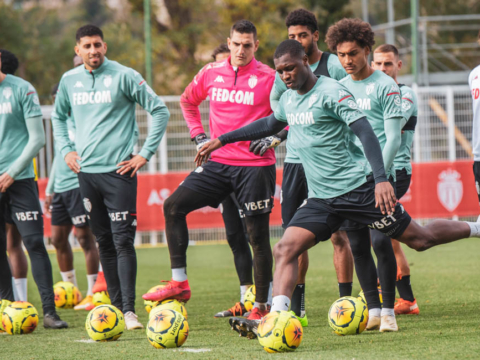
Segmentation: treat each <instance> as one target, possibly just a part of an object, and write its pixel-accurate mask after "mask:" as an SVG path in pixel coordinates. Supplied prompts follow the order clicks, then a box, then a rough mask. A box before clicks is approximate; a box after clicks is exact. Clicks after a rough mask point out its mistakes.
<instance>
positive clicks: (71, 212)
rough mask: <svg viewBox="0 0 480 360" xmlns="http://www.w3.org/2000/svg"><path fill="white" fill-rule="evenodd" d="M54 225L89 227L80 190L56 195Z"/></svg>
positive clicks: (53, 204)
mask: <svg viewBox="0 0 480 360" xmlns="http://www.w3.org/2000/svg"><path fill="white" fill-rule="evenodd" d="M51 211H52V225H74V226H75V227H78V228H81V227H85V226H88V223H87V216H86V215H85V208H84V207H83V202H82V195H81V194H80V188H76V189H72V190H68V191H64V192H62V193H55V194H54V195H53V200H52V208H51Z"/></svg>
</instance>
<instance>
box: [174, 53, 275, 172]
mask: <svg viewBox="0 0 480 360" xmlns="http://www.w3.org/2000/svg"><path fill="white" fill-rule="evenodd" d="M274 81H275V71H274V70H273V69H271V68H270V67H268V66H267V65H264V64H262V63H261V62H260V61H257V60H256V59H255V58H254V59H253V60H252V61H250V63H249V64H248V65H246V66H241V67H239V68H238V69H237V71H235V70H234V69H233V67H232V65H231V64H230V58H228V59H227V60H225V61H221V62H215V63H210V64H208V65H206V66H205V67H203V69H202V70H200V71H199V73H198V74H197V75H196V76H195V78H194V79H193V81H192V82H191V83H190V84H189V85H188V86H187V88H186V89H185V91H184V93H183V94H182V97H181V99H180V106H181V108H182V112H183V116H184V118H185V120H186V121H187V125H188V128H189V129H190V136H191V137H192V138H194V137H195V136H197V135H198V134H201V133H204V132H205V130H204V129H203V126H202V122H201V118H200V110H199V109H198V105H200V103H201V102H202V101H203V100H205V99H206V98H207V96H209V97H210V137H211V138H212V139H216V138H217V137H219V136H220V135H222V134H225V133H227V132H230V131H233V130H236V129H238V128H241V127H243V126H245V125H248V124H250V123H251V122H253V121H255V120H258V119H260V118H263V117H266V116H268V115H270V114H271V113H272V109H271V108H270V90H271V89H272V86H273V82H274ZM249 146H250V141H241V142H237V143H233V144H227V145H225V146H223V147H221V148H220V149H218V150H216V151H214V152H213V153H212V154H211V159H212V161H216V162H218V163H221V164H225V165H234V166H267V165H272V164H275V151H274V150H273V149H270V150H267V152H265V154H264V155H263V156H258V155H255V154H254V153H252V152H250V151H248V147H249Z"/></svg>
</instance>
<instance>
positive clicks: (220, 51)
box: [212, 43, 230, 61]
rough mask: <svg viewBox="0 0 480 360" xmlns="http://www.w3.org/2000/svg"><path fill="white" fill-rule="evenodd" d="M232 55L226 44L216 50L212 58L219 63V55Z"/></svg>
mask: <svg viewBox="0 0 480 360" xmlns="http://www.w3.org/2000/svg"><path fill="white" fill-rule="evenodd" d="M226 53H228V54H230V49H229V48H228V45H227V44H226V43H223V44H220V45H218V46H217V47H216V48H215V50H213V52H212V58H213V61H217V55H218V54H226Z"/></svg>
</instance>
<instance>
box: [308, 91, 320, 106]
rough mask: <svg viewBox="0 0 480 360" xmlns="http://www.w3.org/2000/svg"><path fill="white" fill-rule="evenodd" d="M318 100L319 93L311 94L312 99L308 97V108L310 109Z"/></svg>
mask: <svg viewBox="0 0 480 360" xmlns="http://www.w3.org/2000/svg"><path fill="white" fill-rule="evenodd" d="M317 100H318V95H317V94H312V96H310V99H308V108H309V109H310V108H311V107H312V106H313V104H314V103H316V102H317Z"/></svg>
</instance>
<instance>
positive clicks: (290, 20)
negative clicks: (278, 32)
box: [285, 9, 318, 34]
mask: <svg viewBox="0 0 480 360" xmlns="http://www.w3.org/2000/svg"><path fill="white" fill-rule="evenodd" d="M285 25H287V28H289V27H290V26H297V25H301V26H306V27H307V28H308V30H310V31H311V32H312V34H313V33H314V32H315V31H317V30H318V23H317V18H316V17H315V15H314V14H313V13H312V12H310V11H308V10H305V9H297V10H293V11H292V12H290V13H289V14H288V15H287V18H286V19H285Z"/></svg>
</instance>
